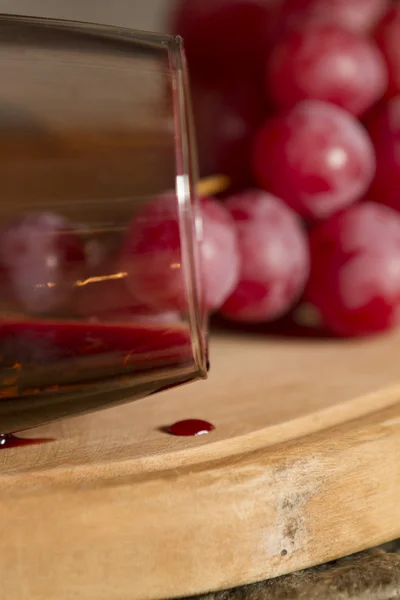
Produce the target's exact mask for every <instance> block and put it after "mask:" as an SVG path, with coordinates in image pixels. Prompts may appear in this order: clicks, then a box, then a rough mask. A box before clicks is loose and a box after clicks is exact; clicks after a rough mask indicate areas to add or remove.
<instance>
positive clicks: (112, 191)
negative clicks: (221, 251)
mask: <svg viewBox="0 0 400 600" xmlns="http://www.w3.org/2000/svg"><path fill="white" fill-rule="evenodd" d="M0 29H1V40H0V79H1V81H2V86H1V88H0V186H1V199H2V201H1V206H0V396H1V398H0V433H9V432H14V431H18V430H21V429H25V428H28V427H33V426H36V425H39V424H42V423H44V422H47V421H51V420H53V419H56V418H60V417H66V416H71V415H74V414H78V413H83V412H87V411H92V410H97V409H99V408H102V407H106V406H112V405H115V404H118V403H122V402H125V401H130V400H132V399H137V398H140V397H143V396H146V395H148V394H152V393H154V392H157V391H159V390H162V389H166V388H167V387H170V386H174V385H178V384H181V383H184V382H188V381H192V380H195V379H197V378H204V377H206V373H207V343H206V327H205V314H204V310H203V307H202V302H201V293H200V281H199V275H198V273H199V269H198V260H199V258H198V245H199V241H200V240H201V234H202V229H201V219H200V216H199V213H198V209H197V204H196V201H195V168H194V162H195V161H194V150H193V134H192V126H191V120H190V102H189V98H188V84H187V75H186V69H185V57H184V52H183V48H182V41H181V39H180V38H179V37H173V36H167V35H159V34H154V33H143V32H138V31H131V30H127V29H121V28H116V27H106V26H98V25H91V24H83V23H74V22H67V21H58V20H48V19H38V18H27V17H17V16H9V15H2V16H1V15H0Z"/></svg>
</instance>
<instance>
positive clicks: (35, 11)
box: [0, 0, 171, 31]
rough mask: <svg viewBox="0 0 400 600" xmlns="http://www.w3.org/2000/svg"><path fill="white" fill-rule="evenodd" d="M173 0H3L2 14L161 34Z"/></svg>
mask: <svg viewBox="0 0 400 600" xmlns="http://www.w3.org/2000/svg"><path fill="white" fill-rule="evenodd" d="M170 4H171V0H69V1H68V2H65V1H64V0H0V12H3V13H13V14H25V15H36V16H43V17H54V18H59V19H76V20H82V21H96V22H99V23H107V24H110V25H124V26H125V27H134V28H136V29H146V30H149V31H162V30H163V27H165V24H164V20H163V14H164V13H165V10H166V9H167V7H168V6H169V5H170Z"/></svg>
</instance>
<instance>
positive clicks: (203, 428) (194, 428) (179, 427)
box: [166, 419, 215, 437]
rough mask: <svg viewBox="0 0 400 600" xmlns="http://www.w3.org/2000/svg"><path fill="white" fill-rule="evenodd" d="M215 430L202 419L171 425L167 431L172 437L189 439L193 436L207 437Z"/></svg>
mask: <svg viewBox="0 0 400 600" xmlns="http://www.w3.org/2000/svg"><path fill="white" fill-rule="evenodd" d="M214 429H215V426H214V425H213V424H212V423H209V422H208V421H203V420H202V419H185V420H183V421H177V422H176V423H174V424H173V425H170V426H169V427H167V428H166V431H167V432H168V433H171V434H172V435H176V436H187V437H189V436H193V435H205V434H207V433H210V431H213V430H214Z"/></svg>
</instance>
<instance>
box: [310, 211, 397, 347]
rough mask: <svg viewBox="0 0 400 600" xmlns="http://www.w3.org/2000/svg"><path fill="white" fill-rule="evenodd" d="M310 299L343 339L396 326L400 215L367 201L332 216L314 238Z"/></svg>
mask: <svg viewBox="0 0 400 600" xmlns="http://www.w3.org/2000/svg"><path fill="white" fill-rule="evenodd" d="M310 248H311V275H310V280H309V284H308V287H307V292H306V296H307V298H308V299H309V300H310V302H311V303H312V304H313V305H314V306H315V307H316V308H317V309H318V310H319V311H320V314H321V316H322V319H323V321H324V323H325V325H326V326H327V327H328V328H329V329H330V330H331V331H332V332H333V333H335V334H337V335H341V336H355V335H366V334H370V333H374V332H378V331H382V330H385V329H388V328H390V327H392V326H394V325H396V324H397V323H398V321H399V316H400V216H399V215H398V214H397V213H396V212H395V211H393V210H391V209H390V208H388V207H386V206H381V205H379V204H374V203H372V202H365V203H362V204H358V205H356V206H352V207H350V208H348V209H347V210H345V211H343V212H341V213H339V214H337V215H334V216H333V217H331V218H330V219H328V220H327V221H325V222H324V223H322V224H320V225H319V226H317V227H316V229H315V230H314V231H313V232H312V234H311V239H310Z"/></svg>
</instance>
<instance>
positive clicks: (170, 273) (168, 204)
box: [119, 192, 187, 312]
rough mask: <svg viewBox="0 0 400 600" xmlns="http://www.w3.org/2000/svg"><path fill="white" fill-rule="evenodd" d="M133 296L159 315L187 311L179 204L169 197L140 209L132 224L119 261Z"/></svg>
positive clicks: (166, 196)
mask: <svg viewBox="0 0 400 600" xmlns="http://www.w3.org/2000/svg"><path fill="white" fill-rule="evenodd" d="M119 270H120V271H121V272H125V273H126V278H125V282H126V285H127V288H128V290H129V292H130V293H131V294H132V298H134V299H135V300H136V301H137V302H138V303H143V304H145V305H147V306H151V307H152V308H154V309H156V310H159V311H162V312H163V311H169V310H183V311H184V310H186V308H187V299H186V289H185V280H184V276H183V272H182V270H183V269H182V259H181V239H180V229H179V218H178V200H177V198H176V196H175V194H174V193H172V192H171V193H166V194H163V195H161V196H159V197H158V198H155V199H154V200H151V201H150V202H148V203H147V204H146V205H145V206H144V207H143V208H141V209H139V211H138V213H137V214H136V216H135V218H134V219H133V220H132V221H131V223H130V226H129V228H128V231H127V234H126V236H125V240H124V242H123V245H122V250H121V254H120V260H119Z"/></svg>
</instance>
